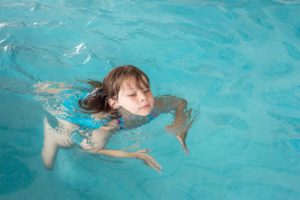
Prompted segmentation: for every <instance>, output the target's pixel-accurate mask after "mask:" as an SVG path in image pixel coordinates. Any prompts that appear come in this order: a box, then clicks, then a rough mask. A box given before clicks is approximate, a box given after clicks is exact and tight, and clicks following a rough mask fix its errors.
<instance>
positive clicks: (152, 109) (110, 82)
mask: <svg viewBox="0 0 300 200" xmlns="http://www.w3.org/2000/svg"><path fill="white" fill-rule="evenodd" d="M90 84H91V85H93V90H92V91H91V92H90V93H89V94H88V95H85V96H80V97H79V101H76V99H72V98H70V97H69V98H66V100H64V102H63V106H64V108H66V109H69V110H75V109H76V106H77V105H79V106H78V107H79V108H81V109H82V110H83V111H84V112H85V113H89V114H90V115H91V116H92V118H90V119H87V118H82V117H76V116H72V114H71V115H69V116H64V115H61V114H60V113H59V112H58V113H55V114H54V113H52V114H53V115H54V116H55V117H56V119H57V121H58V125H57V127H56V128H55V129H54V128H52V126H51V125H50V124H49V122H48V120H47V118H45V119H44V146H43V149H42V159H43V163H44V165H45V167H46V168H48V169H52V168H53V165H54V160H55V156H56V153H57V151H58V150H59V148H67V147H71V146H72V145H73V144H74V143H78V144H79V145H80V147H81V148H82V149H84V150H85V151H87V152H90V153H95V154H102V155H106V156H113V157H119V158H137V159H140V160H142V161H144V162H145V163H146V164H147V165H149V166H150V167H152V168H154V169H155V170H157V171H160V170H161V166H160V165H159V164H158V163H157V162H156V161H155V160H154V159H153V158H152V157H151V156H150V155H149V154H148V150H146V149H143V150H139V151H135V152H126V151H121V150H113V149H105V146H106V144H107V142H108V139H109V138H110V136H111V135H112V134H114V133H116V132H117V131H118V130H120V129H133V128H136V127H138V126H141V125H143V124H145V123H147V122H149V121H151V120H152V119H153V118H155V117H156V116H157V115H159V114H161V113H167V112H171V111H175V118H174V120H173V122H172V124H171V125H168V126H166V128H167V130H168V131H170V132H172V133H174V135H175V136H176V138H177V139H178V141H179V142H180V144H181V145H182V148H183V150H184V151H185V153H188V149H187V146H186V143H185V140H186V136H187V132H188V130H189V128H190V127H191V124H192V121H190V120H189V118H190V115H191V109H190V110H188V111H187V110H186V106H187V103H186V101H185V100H184V99H180V98H177V97H175V96H160V97H153V95H152V92H151V89H150V83H149V79H148V77H147V75H146V74H145V73H144V72H142V71H141V70H140V69H138V68H137V67H135V66H132V65H126V66H120V67H117V68H114V69H113V70H112V71H111V72H110V73H109V74H108V75H107V76H106V77H105V78H104V80H103V82H102V83H101V82H95V81H90ZM53 85H54V84H51V83H46V84H38V85H37V86H36V92H39V93H40V92H47V93H52V94H58V93H66V92H67V91H68V90H70V87H69V86H66V85H65V84H63V83H60V84H55V85H56V86H58V87H56V88H55V87H54V88H53ZM66 96H68V95H66ZM82 126H83V127H87V128H88V129H87V130H91V131H82V129H80V128H79V127H82ZM79 130H81V131H79Z"/></svg>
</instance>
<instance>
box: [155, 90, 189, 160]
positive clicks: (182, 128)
mask: <svg viewBox="0 0 300 200" xmlns="http://www.w3.org/2000/svg"><path fill="white" fill-rule="evenodd" d="M157 101H158V103H157V104H158V108H159V110H160V111H161V112H170V111H173V110H174V111H175V117H174V120H173V122H172V123H171V125H168V126H166V129H167V130H168V131H170V132H172V133H174V134H175V135H176V138H177V139H178V141H179V142H180V144H181V146H182V148H183V150H184V151H185V153H186V154H188V148H187V146H186V142H185V140H186V137H187V133H188V130H189V129H190V127H191V125H192V123H193V120H192V121H190V116H191V112H192V110H191V109H189V110H186V106H187V102H186V100H184V99H180V98H178V97H174V96H162V97H160V98H158V99H157Z"/></svg>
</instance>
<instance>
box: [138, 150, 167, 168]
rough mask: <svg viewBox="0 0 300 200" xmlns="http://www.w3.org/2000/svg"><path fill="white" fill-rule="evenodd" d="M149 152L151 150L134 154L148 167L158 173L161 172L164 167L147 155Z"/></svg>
mask: <svg viewBox="0 0 300 200" xmlns="http://www.w3.org/2000/svg"><path fill="white" fill-rule="evenodd" d="M148 152H149V149H142V150H139V151H136V152H133V154H134V156H135V157H136V158H137V159H140V160H142V161H144V163H145V164H147V165H148V166H150V167H152V168H153V169H155V170H156V171H158V172H161V169H162V167H161V166H160V165H159V164H158V163H157V162H156V161H155V160H154V158H152V157H151V156H150V155H148V154H147V153H148Z"/></svg>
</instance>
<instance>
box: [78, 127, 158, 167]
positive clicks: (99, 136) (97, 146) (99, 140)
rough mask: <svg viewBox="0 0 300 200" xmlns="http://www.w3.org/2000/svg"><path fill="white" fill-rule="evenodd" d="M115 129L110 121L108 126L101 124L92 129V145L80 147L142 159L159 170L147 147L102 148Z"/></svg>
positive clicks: (96, 152)
mask: <svg viewBox="0 0 300 200" xmlns="http://www.w3.org/2000/svg"><path fill="white" fill-rule="evenodd" d="M114 131H115V127H114V125H112V123H110V124H108V126H102V127H100V128H99V129H97V130H95V131H93V133H92V138H91V140H92V141H91V142H92V145H89V146H84V144H83V145H82V147H83V148H84V149H85V150H86V151H87V152H90V153H94V154H101V155H105V156H112V157H117V158H137V159H140V160H142V161H144V163H145V164H147V165H149V166H150V167H152V168H153V169H155V170H157V171H159V172H160V170H161V166H160V165H159V164H158V163H157V162H156V161H155V160H154V159H153V158H152V157H151V156H150V155H148V154H147V153H148V152H149V151H148V150H147V149H143V150H139V151H135V152H126V151H121V150H113V149H104V147H105V145H106V144H107V142H108V139H109V138H110V136H111V135H112V133H113V132H114Z"/></svg>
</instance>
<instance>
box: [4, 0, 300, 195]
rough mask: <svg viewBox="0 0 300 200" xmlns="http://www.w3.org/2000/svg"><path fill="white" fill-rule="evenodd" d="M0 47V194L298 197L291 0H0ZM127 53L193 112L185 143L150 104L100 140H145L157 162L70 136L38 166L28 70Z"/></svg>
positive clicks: (57, 77)
mask: <svg viewBox="0 0 300 200" xmlns="http://www.w3.org/2000/svg"><path fill="white" fill-rule="evenodd" d="M0 58H1V60H0V62H1V63H0V77H1V82H0V94H1V98H0V105H1V106H0V134H1V140H0V154H1V155H0V199H1V200H6V199H73V200H76V199H105V200H106V199H176V200H177V199H179V200H185V199H217V200H219V199H239V200H240V199H255V200H257V199H272V200H274V199H285V200H286V199H292V200H296V199H299V197H300V188H299V183H300V114H299V113H300V67H299V66H300V2H299V1H296V0H295V1H292V0H291V1H283V0H282V1H279V0H277V1H196V0H190V1H180V0H172V1H171V0H166V1H139V0H138V1H134V0H121V1H96V0H94V1H93V0H89V1H79V0H75V1H71V0H69V1H68V0H65V1H63V0H60V1H49V0H45V1H42V0H39V1H25V0H21V1H13V2H12V1H8V0H2V1H1V2H0ZM129 63H130V64H133V65H136V66H139V67H140V68H141V69H143V70H144V71H145V72H146V73H147V74H148V75H149V77H150V79H151V85H152V88H153V91H154V94H155V95H163V94H172V95H176V96H180V97H183V98H185V99H186V100H187V101H188V102H189V107H191V108H193V109H194V110H195V111H198V112H199V116H198V117H197V120H196V122H195V123H194V125H193V127H192V128H191V130H190V132H189V135H188V138H187V144H188V147H189V149H190V155H189V156H185V155H184V153H183V151H182V150H181V148H180V145H179V144H178V143H177V141H176V140H175V138H174V137H172V135H170V134H168V133H166V131H165V130H164V126H165V125H167V124H168V123H170V122H171V119H172V116H171V115H162V116H159V117H158V118H157V119H155V120H153V121H152V122H151V123H149V124H147V125H145V126H142V127H140V128H138V129H135V130H131V131H123V132H121V133H120V134H118V135H116V136H114V137H113V138H112V140H111V141H110V143H109V146H110V147H112V148H120V149H129V150H130V149H141V148H150V149H151V150H152V151H151V153H150V154H151V155H152V156H153V157H155V158H156V159H157V161H158V162H159V163H160V164H161V165H162V166H163V170H162V173H161V174H159V173H157V172H155V171H154V170H151V169H150V168H148V167H147V166H145V165H143V164H142V163H141V162H139V161H136V160H130V159H127V160H122V159H113V158H108V157H102V156H95V155H88V154H86V153H84V152H82V151H80V150H79V149H78V148H72V149H67V150H62V151H60V152H59V154H58V156H57V160H56V161H57V162H56V166H55V168H54V170H53V171H47V170H46V169H45V168H44V167H43V165H42V162H41V158H40V151H41V148H42V144H43V128H42V120H43V117H44V115H45V109H44V107H43V105H42V104H41V102H39V101H37V100H36V98H35V94H34V92H33V87H32V86H33V84H35V83H37V82H39V81H55V82H67V83H74V82H76V81H78V80H85V79H95V80H97V79H98V80H99V79H100V80H101V79H102V78H103V76H104V75H105V74H106V73H107V72H108V71H110V70H111V69H112V67H114V66H118V65H123V64H129Z"/></svg>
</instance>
